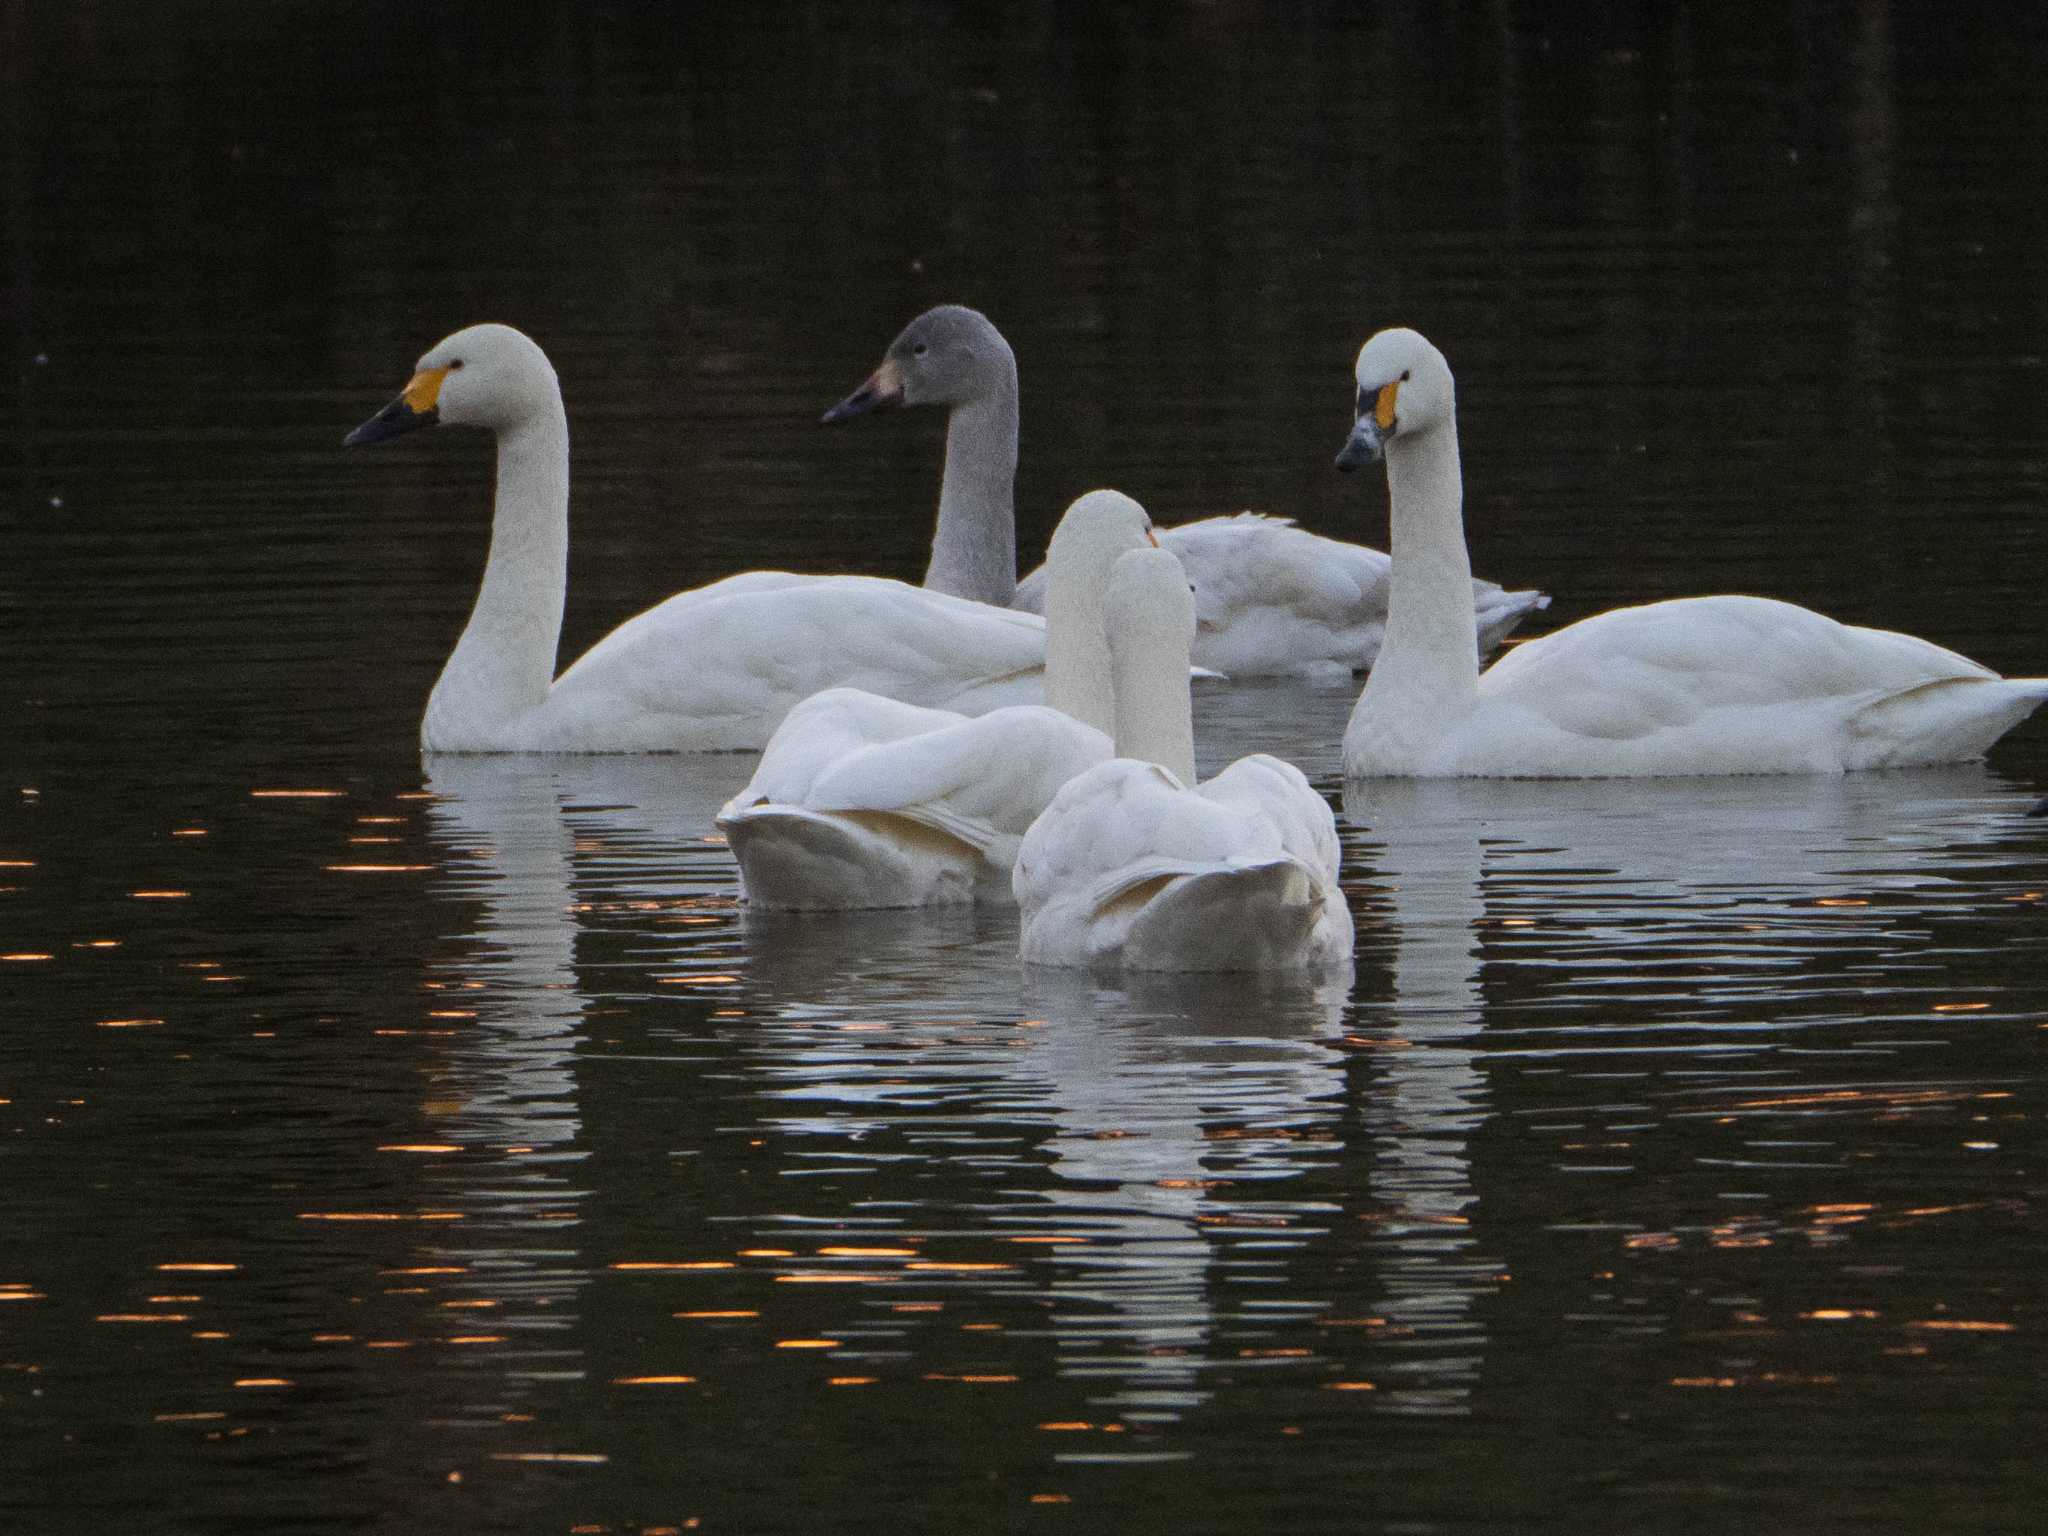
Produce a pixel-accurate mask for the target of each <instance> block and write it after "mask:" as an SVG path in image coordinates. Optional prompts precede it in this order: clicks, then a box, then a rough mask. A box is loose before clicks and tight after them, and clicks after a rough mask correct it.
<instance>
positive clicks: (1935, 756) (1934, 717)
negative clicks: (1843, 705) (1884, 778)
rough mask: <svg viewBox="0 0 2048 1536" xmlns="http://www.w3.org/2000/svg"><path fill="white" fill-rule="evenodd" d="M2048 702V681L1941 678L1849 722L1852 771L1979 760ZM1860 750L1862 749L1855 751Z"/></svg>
mask: <svg viewBox="0 0 2048 1536" xmlns="http://www.w3.org/2000/svg"><path fill="white" fill-rule="evenodd" d="M2044 703H2048V677H1989V678H1985V677H1956V678H1943V679H1940V680H1938V681H1935V682H1931V683H1926V684H1923V685H1922V686H1920V687H1918V688H1909V689H1907V690H1906V691H1904V692H1903V693H1896V694H1892V695H1891V696H1889V697H1888V698H1884V699H1880V700H1878V701H1877V702H1876V703H1874V704H1871V705H1869V706H1868V707H1866V708H1865V709H1863V710H1862V711H1860V712H1859V713H1858V714H1856V715H1855V716H1854V717H1852V718H1851V720H1850V722H1849V729H1850V734H1851V752H1850V755H1849V760H1848V761H1847V763H1846V764H1845V766H1847V767H1850V768H1917V767H1922V766H1926V765H1929V764H1934V763H1961V762H1969V761H1972V760H1973V759H1976V758H1979V757H1982V756H1983V755H1984V754H1985V753H1986V752H1988V751H1989V750H1990V749H1991V746H1992V744H1993V743H1995V742H1996V741H1997V740H1998V739H1999V738H2000V737H2001V736H2003V735H2005V734H2006V732H2008V731H2010V730H2012V729H2013V728H2014V727H2015V726H2017V725H2019V724H2020V723H2021V722H2022V721H2023V720H2025V719H2026V718H2027V717H2028V716H2029V715H2031V714H2033V712H2034V711H2035V710H2037V709H2039V708H2040V707H2041V706H2042V704H2044ZM1859 749H1860V750H1859Z"/></svg>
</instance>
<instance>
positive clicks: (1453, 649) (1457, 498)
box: [1354, 414, 1479, 741]
mask: <svg viewBox="0 0 2048 1536" xmlns="http://www.w3.org/2000/svg"><path fill="white" fill-rule="evenodd" d="M1387 490H1388V493H1389V500H1390V501H1391V503H1392V524H1393V541H1392V546H1391V548H1392V554H1393V557H1394V563H1393V569H1392V571H1391V573H1390V575H1389V578H1388V582H1389V590H1388V594H1387V629H1386V637H1385V639H1384V640H1383V641H1382V642H1381V644H1380V652H1379V657H1378V659H1377V660H1375V661H1374V662H1373V667H1372V674H1371V676H1369V677H1368V678H1367V679H1366V680H1365V691H1364V692H1363V693H1362V694H1361V695H1360V696H1359V701H1358V710H1357V715H1366V714H1370V715H1371V716H1372V717H1373V718H1374V719H1375V720H1378V721H1381V722H1398V723H1399V725H1400V728H1401V729H1402V731H1403V732H1404V734H1410V733H1412V739H1415V740H1418V741H1419V740H1422V739H1425V738H1434V737H1435V736H1437V735H1440V734H1441V733H1442V732H1443V731H1445V730H1447V729H1449V727H1450V726H1451V725H1452V724H1454V723H1455V722H1456V721H1457V720H1458V719H1459V718H1461V717H1462V716H1463V715H1464V714H1465V713H1466V712H1467V711H1469V710H1470V709H1471V707H1472V703H1473V700H1474V698H1475V697H1476V696H1477V692H1478V687H1479V642H1478V638H1477V633H1476V628H1475V622H1474V616H1473V607H1472V560H1471V556H1470V555H1468V554H1467V553H1466V550H1465V516H1464V498H1465V487H1464V479H1463V477H1462V475H1461V474H1460V472H1459V468H1458V426H1457V420H1456V418H1455V417H1454V416H1451V415H1448V414H1447V415H1446V416H1445V417H1444V419H1443V420H1442V421H1441V422H1439V423H1438V424H1437V425H1436V426H1434V427H1432V428H1430V429H1429V430H1428V431H1426V432H1420V433H1417V434H1415V435H1414V436H1412V437H1411V436H1396V437H1394V438H1393V439H1392V440H1391V441H1389V442H1388V444H1387ZM1357 715H1355V716H1354V718H1356V717H1357Z"/></svg>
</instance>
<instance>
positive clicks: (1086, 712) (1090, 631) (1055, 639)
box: [1045, 532, 1116, 737]
mask: <svg viewBox="0 0 2048 1536" xmlns="http://www.w3.org/2000/svg"><path fill="white" fill-rule="evenodd" d="M1113 558H1114V556H1113V555H1110V556H1108V557H1107V558H1105V557H1104V555H1103V554H1102V553H1101V552H1099V551H1097V550H1095V549H1092V548H1089V547H1086V546H1085V545H1083V544H1082V543H1081V541H1080V540H1078V539H1076V540H1072V541H1070V540H1069V539H1067V538H1064V537H1062V536H1061V534H1060V533H1057V532H1056V533H1055V534H1054V535H1053V541H1052V547H1051V548H1050V549H1048V550H1047V551H1046V558H1045V576H1046V584H1045V702H1046V703H1047V704H1049V705H1051V706H1052V707H1053V708H1054V709H1056V710H1058V711H1060V713H1061V714H1064V715H1069V716H1071V717H1072V718H1074V719H1076V720H1078V721H1080V722H1081V723H1082V724H1083V725H1092V726H1094V727H1095V729H1097V730H1098V731H1100V732H1102V734H1103V735H1105V736H1109V737H1114V736H1115V735H1116V683H1115V679H1114V676H1113V674H1112V673H1111V670H1110V659H1109V641H1108V639H1107V637H1106V636H1105V635H1104V634H1103V590H1104V588H1106V587H1107V586H1108V584H1109V571H1108V561H1109V559H1113Z"/></svg>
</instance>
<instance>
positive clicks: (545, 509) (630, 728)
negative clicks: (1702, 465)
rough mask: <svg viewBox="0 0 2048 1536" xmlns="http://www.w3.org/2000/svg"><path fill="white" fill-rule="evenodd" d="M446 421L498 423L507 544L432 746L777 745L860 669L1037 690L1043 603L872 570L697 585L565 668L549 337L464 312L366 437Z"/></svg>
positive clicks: (951, 699) (929, 699) (998, 698)
mask: <svg viewBox="0 0 2048 1536" xmlns="http://www.w3.org/2000/svg"><path fill="white" fill-rule="evenodd" d="M437 422H443V423H449V424H454V423H468V424H471V425H474V426H481V427H485V428H488V429H489V430H490V431H491V432H492V433H493V434H494V435H495V436H496V438H497V448H498V477H497V499H496V507H495V511H494V513H493V516H492V522H491V551H490V557H489V560H488V562H487V564H486V565H485V568H484V576H483V584H482V587H481V589H480V590H479V592H478V593H477V599H476V607H475V608H474V609H473V610H472V611H471V613H470V618H469V624H468V626H467V627H466V628H465V629H464V630H463V632H462V638H461V639H460V640H459V641H458V642H457V643H456V646H455V650H454V653H453V654H452V655H450V656H449V658H448V661H447V664H446V666H444V667H443V668H442V671H441V676H440V679H439V680H438V681H437V682H436V683H435V684H434V689H433V692H432V694H431V695H430V696H429V697H428V700H427V708H426V715H425V718H424V719H422V721H421V722H420V745H421V747H422V748H424V749H425V750H427V751H430V752H721V751H733V750H739V749H744V748H753V747H759V746H761V745H762V744H763V743H764V742H766V741H767V739H768V737H769V736H770V734H772V733H773V731H774V730H775V727H776V726H777V725H779V724H781V722H782V717H783V716H784V715H785V714H787V713H788V712H789V709H790V706H791V705H793V704H795V703H796V702H797V701H798V700H799V699H803V698H807V697H809V696H810V695H811V694H814V693H816V692H818V691H819V690H821V689H824V688H830V687H834V686H839V685H847V686H852V687H858V688H865V689H869V690H871V691H873V692H876V693H882V694H886V695H888V696H889V697H891V698H896V699H901V700H903V701H905V702H907V703H912V704H922V705H929V706H943V707H945V708H948V709H955V710H960V711H963V712H966V713H969V714H975V713H980V712H981V711H983V710H987V709H993V708H997V707H999V706H1002V705H1006V704H1013V703H1019V702H1029V701H1033V700H1035V699H1036V698H1037V697H1038V696H1039V692H1040V678H1041V673H1042V668H1043V666H1044V662H1045V627H1044V624H1043V622H1042V621H1041V620H1039V619H1037V618H1035V617H1032V616H1030V615H1028V614H1013V613H1003V612H999V611H997V610H993V609H990V608H989V607H987V606H986V605H985V604H981V603H973V602H967V601H965V600H962V599H959V598H954V597H949V596H946V595H945V594H943V593H939V592H928V591H925V590H924V589H922V588H919V587H912V586H907V585H905V584H904V583H902V582H899V581H885V580H881V579H879V578H875V577H868V576H802V575H796V574H792V573H790V572H786V571H749V572H746V573H744V574H742V575H738V576H730V577H727V578H726V579H725V580H723V581H718V582H714V583H712V584H711V585H710V586H707V587H699V588H697V589H696V590H694V591H689V592H682V593H678V594H677V595H676V596H674V597H671V598H669V599H668V600H667V601H665V602H663V603H660V604H658V605H656V606H655V607H653V608H649V609H648V610H647V611H646V612H644V613H641V614H638V615H636V616H635V617H633V618H631V619H628V620H627V621H626V622H625V623H623V624H621V625H620V626H619V627H618V628H617V629H615V630H613V631H612V632H611V633H610V634H609V635H607V636H605V637H604V639H602V640H600V641H599V642H598V643H597V644H596V645H594V646H592V647H591V648H590V649H589V650H588V651H586V652H585V653H584V654H583V656H582V657H581V659H579V660H578V661H577V662H576V663H575V664H574V665H573V666H571V667H570V668H569V670H568V671H566V672H564V673H563V674H562V675H561V676H560V677H559V678H557V677H555V675H554V669H555V649H556V644H557V642H558V641H559V640H560V638H561V628H562V603H563V598H564V595H565V593H566V590H567V582H568V550H569V428H568V422H567V420H566V418H565V416H564V414H563V410H562V395H561V389H560V387H559V386H558V384H557V383H556V380H555V371H554V369H553V368H552V367H551V366H549V363H548V360H547V357H546V355H545V354H544V353H542V351H541V349H540V348H539V347H538V346H536V345H535V344H534V343H533V341H532V340H530V339H529V338H528V337H526V336H524V335H522V334H521V333H520V332H518V331H516V330H513V329H512V328H511V327H510V326H504V325H477V326H471V327H470V328H469V329H467V330H463V331H458V332H456V333H455V334H454V335H453V336H450V337H448V338H447V340H445V341H443V342H441V343H440V344H439V345H438V346H435V347H434V348H433V349H432V350H430V351H429V352H428V353H427V354H426V355H425V356H424V357H422V358H421V359H420V360H419V366H418V368H417V370H416V371H415V373H414V375H413V377H412V380H411V382H410V383H408V384H407V385H406V386H405V389H404V391H403V393H401V394H400V395H399V397H398V398H397V399H396V400H394V401H393V402H392V403H391V404H390V405H388V406H386V407H385V408H384V410H382V411H381V412H379V413H378V414H377V415H376V416H374V417H372V418H371V419H370V420H369V421H367V422H365V423H363V425H362V426H360V427H358V428H357V429H356V430H355V431H354V432H352V433H350V434H349V436H348V438H347V440H346V441H347V442H348V444H349V445H351V446H354V445H356V444H361V443H374V442H378V441H380V440H382V439H384V438H387V437H394V436H396V435H398V434H399V433H401V432H408V431H412V430H413V429H415V428H418V427H425V426H432V425H434V424H435V423H437Z"/></svg>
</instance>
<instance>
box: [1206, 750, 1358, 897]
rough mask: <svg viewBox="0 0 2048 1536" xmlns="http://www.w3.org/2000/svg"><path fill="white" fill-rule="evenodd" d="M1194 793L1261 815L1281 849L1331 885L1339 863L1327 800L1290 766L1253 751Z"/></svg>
mask: <svg viewBox="0 0 2048 1536" xmlns="http://www.w3.org/2000/svg"><path fill="white" fill-rule="evenodd" d="M1195 793H1196V794H1198V795H1201V796H1203V797H1205V798H1206V799H1210V800H1213V801H1215V802H1216V803H1217V804H1219V805H1225V806H1229V807H1231V808H1232V809H1234V810H1237V811H1238V812H1240V813H1241V814H1243V815H1246V816H1259V817H1264V818H1265V819H1266V820H1267V821H1269V822H1270V823H1271V824H1272V826H1273V829H1274V831H1275V832H1276V833H1277V834H1278V836H1279V839H1280V846H1281V847H1282V848H1284V849H1286V851H1287V852H1288V853H1289V854H1291V855H1292V856H1293V857H1294V858H1295V859H1297V860H1299V861H1300V862H1301V863H1302V864H1303V865H1304V866H1305V867H1307V868H1308V869H1310V870H1313V871H1316V872H1317V874H1318V875H1319V876H1320V877H1321V878H1322V879H1323V880H1325V881H1326V882H1328V883H1329V884H1330V885H1331V886H1333V887H1334V886H1335V884H1336V880H1337V871H1338V868H1339V867H1340V865H1341V863H1342V855H1341V853H1340V852H1339V850H1338V844H1337V819H1336V817H1335V816H1334V815H1333V814H1332V813H1331V810H1330V803H1329V801H1327V800H1325V799H1324V798H1323V797H1322V796H1321V795H1320V794H1318V793H1317V792H1316V789H1315V786H1313V785H1312V784H1310V783H1309V781H1308V776H1307V775H1306V774H1304V773H1303V772H1302V771H1301V770H1300V769H1299V768H1297V767H1295V766H1294V764H1292V763H1290V762H1286V761H1284V760H1282V759H1280V758H1277V757H1271V756H1268V755H1267V754H1266V753H1264V752H1255V753H1253V754H1252V755H1251V756H1249V757H1241V758H1239V759H1238V760H1237V761H1236V762H1234V763H1232V764H1231V765H1230V766H1229V767H1228V768H1225V769H1224V770H1223V771H1222V772H1221V773H1219V774H1217V775H1216V776H1215V777H1214V778H1211V779H1209V780H1208V781H1207V782H1206V783H1204V784H1202V785H1201V786H1200V787H1199V788H1198V789H1196V791H1195Z"/></svg>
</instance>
